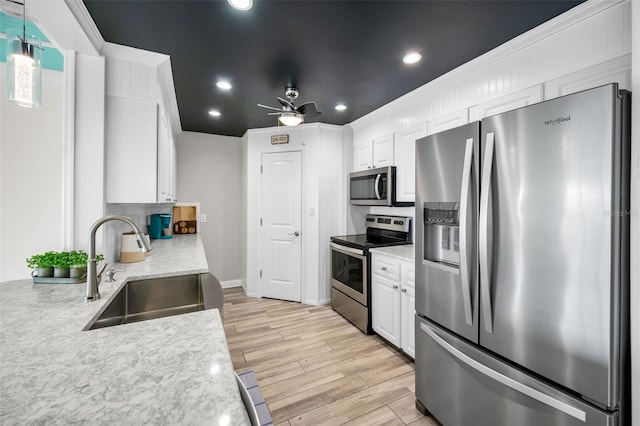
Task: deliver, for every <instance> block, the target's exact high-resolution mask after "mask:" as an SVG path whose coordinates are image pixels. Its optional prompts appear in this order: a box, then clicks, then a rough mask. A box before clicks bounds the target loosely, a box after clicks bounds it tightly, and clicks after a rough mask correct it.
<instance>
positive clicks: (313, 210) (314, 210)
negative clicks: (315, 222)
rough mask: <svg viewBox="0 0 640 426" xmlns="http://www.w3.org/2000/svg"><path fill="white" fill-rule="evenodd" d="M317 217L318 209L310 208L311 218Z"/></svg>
mask: <svg viewBox="0 0 640 426" xmlns="http://www.w3.org/2000/svg"><path fill="white" fill-rule="evenodd" d="M315 215H316V209H315V208H313V207H310V208H309V216H315Z"/></svg>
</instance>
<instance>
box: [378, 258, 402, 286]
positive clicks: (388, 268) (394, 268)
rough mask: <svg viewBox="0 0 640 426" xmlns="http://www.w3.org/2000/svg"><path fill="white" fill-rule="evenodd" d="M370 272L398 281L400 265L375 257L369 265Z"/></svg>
mask: <svg viewBox="0 0 640 426" xmlns="http://www.w3.org/2000/svg"><path fill="white" fill-rule="evenodd" d="M371 272H372V273H373V274H376V275H379V276H381V277H385V278H386V279H388V280H392V281H396V282H399V281H400V265H399V264H398V263H395V262H389V261H387V260H386V259H381V258H379V257H376V258H375V259H374V261H373V264H372V265H371Z"/></svg>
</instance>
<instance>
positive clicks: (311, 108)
mask: <svg viewBox="0 0 640 426" xmlns="http://www.w3.org/2000/svg"><path fill="white" fill-rule="evenodd" d="M298 112H299V113H300V114H302V115H304V116H305V117H306V118H313V117H317V116H319V115H320V114H322V111H318V107H317V106H316V103H315V102H308V103H306V104H302V105H300V106H299V107H298Z"/></svg>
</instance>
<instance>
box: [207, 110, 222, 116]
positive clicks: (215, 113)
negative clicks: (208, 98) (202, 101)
mask: <svg viewBox="0 0 640 426" xmlns="http://www.w3.org/2000/svg"><path fill="white" fill-rule="evenodd" d="M209 115H210V116H212V117H220V111H218V110H217V109H210V110H209Z"/></svg>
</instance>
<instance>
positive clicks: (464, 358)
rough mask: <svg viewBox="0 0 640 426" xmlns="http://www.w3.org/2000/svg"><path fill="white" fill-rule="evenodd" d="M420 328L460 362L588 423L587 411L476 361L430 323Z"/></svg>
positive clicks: (422, 324) (421, 324) (421, 325)
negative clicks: (436, 330)
mask: <svg viewBox="0 0 640 426" xmlns="http://www.w3.org/2000/svg"><path fill="white" fill-rule="evenodd" d="M420 328H421V329H422V331H424V332H425V333H427V335H428V336H429V337H431V339H433V341H435V342H436V343H437V344H438V345H440V346H441V347H442V349H444V350H446V351H447V352H449V353H450V354H451V355H452V356H454V357H455V358H457V359H458V360H459V361H460V362H463V363H464V364H466V365H468V366H469V367H471V368H473V369H474V370H476V371H478V372H479V373H482V374H484V375H485V376H487V377H489V378H491V379H493V380H495V381H497V382H499V383H501V384H503V385H504V386H507V387H509V388H511V389H513V390H515V391H517V392H520V393H522V394H523V395H526V396H528V397H530V398H533V399H535V400H536V401H539V402H541V403H543V404H546V405H548V406H549V407H552V408H555V409H556V410H559V411H562V412H563V413H565V414H568V415H570V416H572V417H575V418H576V419H578V420H580V421H582V422H585V423H586V421H587V413H585V412H584V411H582V410H580V409H579V408H576V407H574V406H572V405H570V404H567V403H566V402H564V401H560V400H559V399H556V398H554V397H552V396H550V395H547V394H546V393H543V392H540V391H539V390H537V389H534V388H532V387H530V386H527V385H525V384H524V383H520V382H519V381H517V380H514V379H512V378H511V377H508V376H505V375H504V374H502V373H499V372H497V371H495V370H493V369H491V368H489V367H487V366H486V365H484V364H482V363H480V362H478V361H476V360H475V359H473V358H471V357H470V356H468V355H466V354H465V353H463V352H462V351H460V350H458V349H456V348H455V347H453V346H452V345H451V344H449V343H447V341H445V340H444V339H443V338H442V337H440V336H439V335H438V334H437V333H436V332H435V331H434V330H432V329H431V328H430V327H429V326H428V325H426V324H424V323H420Z"/></svg>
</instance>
